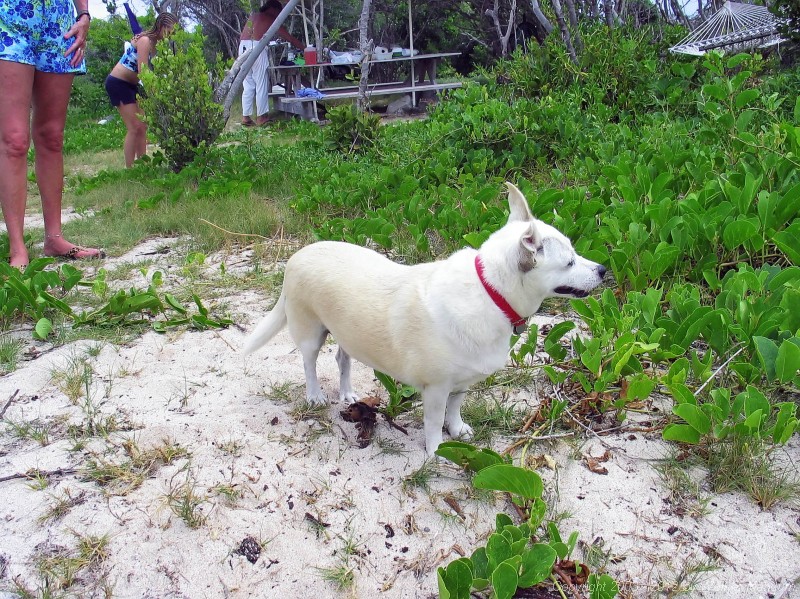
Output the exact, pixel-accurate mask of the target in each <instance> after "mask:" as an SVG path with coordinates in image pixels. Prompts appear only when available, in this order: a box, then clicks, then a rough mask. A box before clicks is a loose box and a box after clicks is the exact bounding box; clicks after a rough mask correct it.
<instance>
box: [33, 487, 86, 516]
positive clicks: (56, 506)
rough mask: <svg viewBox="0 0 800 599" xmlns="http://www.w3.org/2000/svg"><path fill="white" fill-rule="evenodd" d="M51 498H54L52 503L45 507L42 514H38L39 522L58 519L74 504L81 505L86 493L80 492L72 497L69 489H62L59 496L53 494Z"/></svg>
mask: <svg viewBox="0 0 800 599" xmlns="http://www.w3.org/2000/svg"><path fill="white" fill-rule="evenodd" d="M53 499H54V500H55V501H54V502H53V504H51V505H50V506H49V507H48V508H47V510H46V511H45V512H44V514H42V515H41V516H39V522H47V521H48V520H52V521H57V520H60V519H61V518H63V517H64V516H66V515H67V514H68V513H69V511H70V510H71V509H72V508H74V507H75V506H76V505H81V504H82V503H85V502H86V493H84V492H80V493H78V494H77V495H76V496H74V497H73V496H72V493H71V491H70V490H69V489H64V493H63V495H62V496H61V497H56V496H53Z"/></svg>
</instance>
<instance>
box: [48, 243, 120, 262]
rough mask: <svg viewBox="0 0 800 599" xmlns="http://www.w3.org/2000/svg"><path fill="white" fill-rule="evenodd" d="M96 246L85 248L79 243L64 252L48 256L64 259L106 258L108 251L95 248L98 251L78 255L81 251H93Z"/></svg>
mask: <svg viewBox="0 0 800 599" xmlns="http://www.w3.org/2000/svg"><path fill="white" fill-rule="evenodd" d="M93 250H94V248H85V247H81V246H79V245H74V246H72V247H71V248H70V249H69V250H67V251H66V252H64V253H63V254H53V255H52V256H48V258H63V259H64V260H92V259H94V258H105V257H106V253H105V252H104V251H103V250H94V251H95V252H96V253H92V254H89V255H88V256H78V254H80V253H81V252H91V251H93Z"/></svg>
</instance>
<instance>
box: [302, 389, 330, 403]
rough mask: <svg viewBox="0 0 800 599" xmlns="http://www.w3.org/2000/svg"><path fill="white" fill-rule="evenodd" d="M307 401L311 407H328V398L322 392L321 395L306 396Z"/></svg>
mask: <svg viewBox="0 0 800 599" xmlns="http://www.w3.org/2000/svg"><path fill="white" fill-rule="evenodd" d="M306 401H307V402H308V405H310V406H326V405H328V398H327V397H326V396H325V394H324V393H323V392H322V391H320V392H319V393H313V394H312V393H310V394H308V395H307V396H306Z"/></svg>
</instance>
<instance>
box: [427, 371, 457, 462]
mask: <svg viewBox="0 0 800 599" xmlns="http://www.w3.org/2000/svg"><path fill="white" fill-rule="evenodd" d="M449 394H450V387H443V386H434V387H425V388H424V389H422V411H423V423H424V428H425V451H426V452H427V453H428V455H433V453H434V452H435V451H436V450H437V449H438V448H439V444H440V443H441V442H442V427H443V426H444V415H445V411H446V409H447V396H448V395H449Z"/></svg>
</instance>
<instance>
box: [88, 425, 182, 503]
mask: <svg viewBox="0 0 800 599" xmlns="http://www.w3.org/2000/svg"><path fill="white" fill-rule="evenodd" d="M122 447H123V450H124V451H125V454H126V455H127V457H128V459H126V460H124V461H122V462H112V461H110V460H106V459H105V458H103V457H100V456H94V457H93V458H91V459H90V460H89V461H88V462H87V463H86V467H85V468H84V469H83V480H88V481H93V482H95V483H97V484H98V485H100V486H101V487H103V488H104V490H105V491H106V493H108V494H110V495H127V494H128V493H130V492H131V491H133V490H134V489H137V488H138V487H139V486H141V484H142V483H143V482H144V481H145V480H146V479H147V478H148V477H149V476H151V475H152V474H153V473H154V472H155V471H156V470H157V469H158V468H159V467H160V466H162V465H164V464H171V463H172V462H174V461H175V460H177V459H178V458H184V457H188V456H189V453H188V452H187V451H186V450H185V449H184V448H181V447H180V446H178V445H176V444H174V443H172V442H170V441H167V440H163V441H162V444H161V445H159V446H156V447H155V448H153V449H150V450H142V449H141V448H140V447H139V446H138V445H137V444H136V442H135V441H133V440H130V439H128V440H126V441H125V442H123V444H122Z"/></svg>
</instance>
